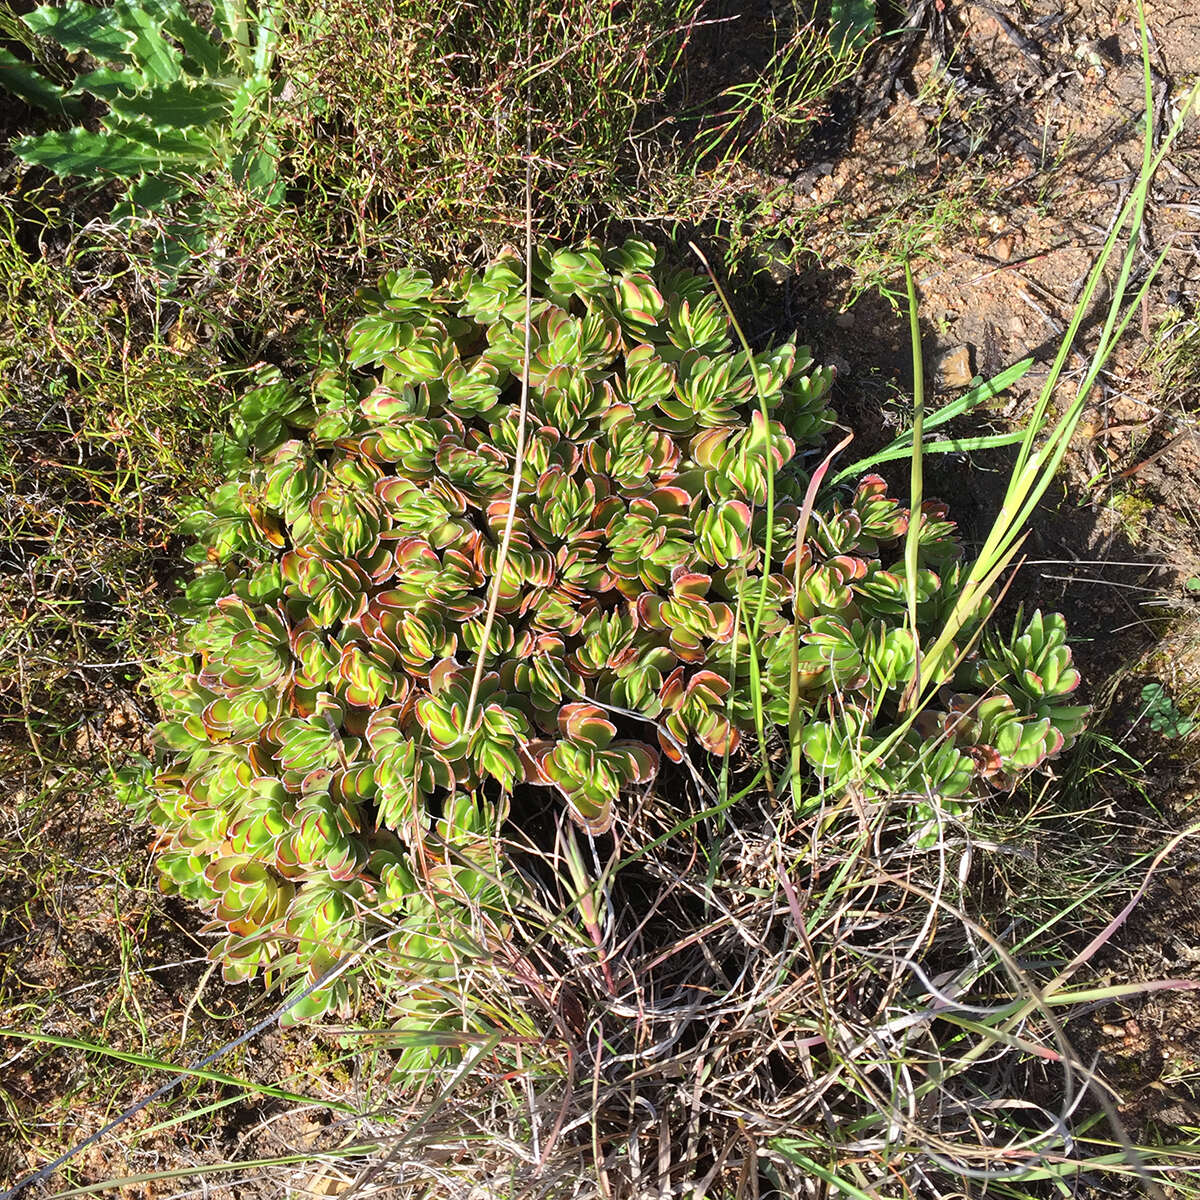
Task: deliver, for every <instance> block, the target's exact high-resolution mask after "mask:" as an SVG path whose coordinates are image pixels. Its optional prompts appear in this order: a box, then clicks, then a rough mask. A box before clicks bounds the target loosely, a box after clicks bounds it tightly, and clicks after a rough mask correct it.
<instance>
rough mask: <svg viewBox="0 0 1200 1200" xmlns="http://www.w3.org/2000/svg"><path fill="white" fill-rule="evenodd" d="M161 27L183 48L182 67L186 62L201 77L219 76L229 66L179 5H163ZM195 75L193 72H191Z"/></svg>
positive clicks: (225, 58) (207, 36)
mask: <svg viewBox="0 0 1200 1200" xmlns="http://www.w3.org/2000/svg"><path fill="white" fill-rule="evenodd" d="M164 8H165V10H166V11H165V13H164V14H163V15H162V17H161V20H162V27H163V29H164V30H165V31H166V32H167V33H168V34H170V35H171V37H173V38H174V39H175V40H176V41H177V42H178V43H179V44H180V46H182V47H183V54H184V67H185V68H186V67H187V65H188V60H191V62H192V63H193V64H194V65H195V66H196V67H197V68H198V69H199V74H201V75H220V74H223V73H224V72H225V70H226V67H227V66H228V65H229V60H228V57H227V56H226V54H225V53H224V51H223V50H222V48H221V47H220V46H219V45H218V44H217V42H215V41H214V40H213V39H212V38H211V37H209V35H208V34H207V33H206V32H205V31H204V30H203V29H201V28H200V27H199V26H198V25H197V24H196V23H195V22H194V21H193V20H192V19H191V17H189V16H188V15H187V13H186V12H184V10H183V8H182V7H181V6H180V5H179V4H174V3H170V4H165V5H164ZM192 73H193V74H195V72H192Z"/></svg>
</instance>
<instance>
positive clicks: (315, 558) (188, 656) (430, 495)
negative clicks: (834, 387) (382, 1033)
mask: <svg viewBox="0 0 1200 1200" xmlns="http://www.w3.org/2000/svg"><path fill="white" fill-rule="evenodd" d="M534 285H535V286H534V293H533V299H532V303H531V304H530V305H529V310H528V316H529V322H530V326H529V330H528V359H526V341H527V338H526V328H525V320H526V296H525V267H524V264H523V263H522V262H521V261H519V260H518V259H517V258H516V257H515V256H513V255H511V254H509V255H504V256H502V257H500V258H499V259H498V260H496V261H495V262H493V263H492V264H491V265H490V266H488V267H487V268H486V269H484V270H482V271H467V272H464V273H462V274H460V275H457V276H455V277H452V278H450V279H448V280H446V281H444V282H442V283H438V284H435V283H434V281H433V280H432V279H431V278H430V277H429V276H428V275H425V274H422V273H421V272H419V271H412V270H409V271H400V272H393V273H392V274H389V275H388V276H386V277H385V278H384V279H383V281H382V282H381V284H380V285H379V287H378V288H377V289H375V290H373V291H371V292H368V293H366V294H364V296H363V297H362V304H363V313H364V315H362V317H361V319H359V320H358V321H357V322H356V323H355V324H354V325H353V326H352V327H351V328H350V330H349V332H348V334H347V336H346V337H345V338H344V339H337V338H334V337H332V336H330V335H329V334H327V333H325V332H324V331H322V330H315V331H313V332H312V333H311V335H310V336H309V338H308V339H307V342H306V344H305V353H306V354H307V359H308V363H307V369H306V370H305V371H304V372H303V373H301V374H299V375H297V376H296V377H292V378H285V376H284V375H283V374H282V373H281V372H280V371H278V370H275V369H273V368H268V369H266V370H264V371H263V372H262V374H261V377H260V380H259V382H258V385H257V386H256V387H255V388H254V389H253V390H251V391H250V392H249V394H248V395H247V396H246V397H245V398H244V400H243V403H242V406H241V415H240V417H239V419H238V422H237V424H236V428H235V430H234V436H233V437H232V438H231V439H230V442H229V444H228V446H227V455H226V457H227V461H228V464H229V468H230V478H229V481H228V482H227V483H226V484H225V485H223V486H222V487H220V488H219V489H217V490H216V492H215V493H214V494H213V495H212V496H211V497H210V498H209V499H208V500H207V501H206V502H205V503H203V504H200V505H198V506H197V508H196V510H195V512H194V513H193V514H192V516H191V517H190V519H189V521H188V528H189V530H190V532H191V533H192V534H193V535H194V536H195V537H196V538H197V539H198V540H197V543H196V546H195V549H194V551H193V555H192V556H193V560H194V562H195V564H196V574H195V577H194V579H193V580H192V581H191V582H190V583H189V584H188V586H187V588H186V592H185V595H184V598H183V602H182V604H181V610H182V611H183V614H184V616H185V619H186V624H185V628H184V629H183V631H182V633H181V635H180V638H179V643H178V648H177V652H176V653H175V654H174V655H173V656H172V657H171V658H170V659H169V661H167V662H166V663H165V664H164V665H163V666H162V667H161V669H160V670H159V671H158V672H157V673H156V676H155V679H154V684H155V691H156V696H157V699H158V702H159V704H160V706H161V709H162V713H163V721H162V723H161V724H160V726H159V727H158V732H157V741H158V745H159V748H160V754H159V757H158V761H157V762H155V763H154V764H149V765H147V766H146V768H145V770H144V771H143V772H142V773H141V775H140V777H139V778H138V779H137V780H136V781H134V783H133V784H132V786H131V788H130V795H131V798H132V799H133V800H134V801H135V802H136V803H137V804H138V805H139V806H140V811H141V812H142V813H143V814H144V815H145V816H146V817H147V818H148V819H149V820H150V821H151V822H152V823H153V824H154V825H155V826H156V827H157V829H158V831H159V839H158V845H157V848H158V855H159V865H160V869H161V872H162V877H163V881H164V886H167V887H169V888H171V889H174V890H176V891H178V892H180V893H182V894H183V895H185V896H187V897H189V898H191V899H194V900H196V901H197V902H199V903H200V904H202V905H203V906H204V907H205V908H206V909H207V910H208V911H209V912H210V913H211V915H212V929H213V930H215V931H216V932H217V933H219V935H220V938H221V940H220V941H219V942H218V943H217V945H216V947H215V948H214V955H215V956H216V957H217V958H218V959H219V960H220V961H221V962H222V963H223V964H224V968H225V974H226V977H227V978H230V979H240V978H244V977H246V976H249V975H252V974H255V973H257V972H260V971H261V972H266V973H268V974H269V975H270V976H271V978H272V979H275V980H279V981H283V982H287V981H290V980H293V979H296V978H300V979H307V980H308V981H310V982H311V981H313V980H316V979H318V978H319V977H320V976H321V974H322V972H324V971H326V970H327V969H328V968H329V966H330V965H331V964H333V963H337V962H338V961H340V960H341V959H342V958H343V957H344V956H345V955H346V954H348V953H350V951H351V950H352V949H353V948H355V947H359V946H362V945H363V944H364V943H365V942H366V941H367V940H369V939H370V938H371V937H375V936H377V935H379V934H380V933H381V932H382V933H387V931H388V930H390V931H391V932H390V935H389V936H387V937H386V938H385V939H384V940H385V942H386V945H387V947H388V948H390V950H391V951H392V952H393V956H394V958H395V960H396V961H398V962H400V963H409V964H410V966H411V971H412V972H414V973H416V974H418V975H420V976H421V977H422V978H437V977H438V975H439V972H441V973H452V972H453V971H454V969H455V965H456V963H457V962H458V961H459V957H460V956H461V953H462V949H461V947H462V945H464V944H466V943H467V942H468V941H469V940H470V939H469V937H468V936H467V934H468V932H469V931H470V930H471V929H473V928H474V929H476V930H477V929H478V928H479V922H480V921H483V922H484V923H485V924H486V923H488V922H490V923H491V927H493V928H502V927H503V923H504V920H505V905H504V893H505V889H506V888H515V887H516V886H517V885H516V883H515V877H514V876H513V873H512V872H511V870H510V869H509V867H508V866H507V865H506V863H505V862H504V859H503V855H502V854H501V853H500V852H499V850H498V847H499V845H500V844H501V843H500V839H499V837H498V834H499V831H500V827H501V824H502V822H503V820H504V819H505V817H506V815H507V814H508V812H509V808H510V797H512V796H513V795H514V794H515V793H517V792H519V791H521V789H525V788H540V789H546V791H547V793H548V794H551V795H554V796H556V797H557V800H558V803H560V804H561V805H562V806H563V809H564V811H565V812H567V813H569V815H570V817H571V818H572V819H573V820H574V821H575V822H576V823H577V824H578V825H579V826H580V827H581V828H582V829H583V830H586V831H587V832H588V833H591V834H601V833H604V832H605V831H606V830H607V829H608V828H609V827H610V825H611V824H612V822H613V821H614V819H617V818H618V817H619V814H620V811H621V804H622V797H623V796H625V795H627V794H629V793H630V792H631V791H632V790H633V789H637V788H642V787H645V786H647V785H649V784H650V782H651V781H652V780H653V779H654V778H655V775H656V772H657V771H658V770H659V769H660V767H661V760H662V758H663V757H664V756H665V757H667V758H670V759H678V758H680V757H681V756H682V755H684V754H688V753H694V752H696V751H706V752H708V753H711V754H715V755H723V754H728V753H731V752H733V751H735V750H736V749H737V747H738V744H739V740H740V739H742V738H743V737H745V736H746V735H747V734H748V733H749V732H750V731H751V730H753V729H754V728H755V704H754V702H753V701H754V698H753V697H752V696H751V694H750V692H749V685H748V673H747V670H746V664H747V661H748V658H749V656H750V655H751V654H753V655H756V656H757V659H758V663H759V668H760V669H759V677H760V685H761V689H762V701H763V708H764V710H765V714H766V718H767V720H768V722H774V723H778V724H783V723H785V722H786V721H787V719H788V696H789V691H790V689H791V687H792V681H793V676H794V678H795V683H796V688H795V692H796V696H797V700H798V704H799V712H800V723H801V726H802V730H801V733H800V739H801V742H800V745H801V750H802V753H803V756H804V761H805V764H806V769H807V770H808V771H809V772H810V773H811V777H812V779H813V780H815V781H818V782H819V781H821V780H825V781H830V780H832V781H841V782H843V783H844V782H847V781H849V780H851V779H853V780H854V783H855V786H857V787H859V788H860V789H862V790H865V791H868V792H870V791H878V792H885V791H888V790H889V789H898V790H904V791H909V792H912V791H916V792H920V791H922V790H926V789H930V788H932V789H936V790H937V792H938V794H940V795H944V796H946V797H957V796H965V795H967V794H968V793H970V792H972V791H977V790H979V789H982V788H986V787H988V786H992V785H994V784H997V783H1006V782H1008V781H1010V780H1011V779H1012V778H1014V777H1015V776H1017V775H1019V774H1020V773H1022V772H1024V771H1026V770H1028V769H1029V768H1031V767H1033V766H1036V765H1037V764H1038V763H1040V762H1041V761H1042V760H1043V759H1045V758H1046V757H1047V756H1048V755H1050V754H1053V753H1054V752H1055V751H1057V750H1058V749H1060V748H1061V747H1062V746H1063V745H1064V744H1065V742H1066V741H1068V740H1069V739H1070V738H1071V737H1072V736H1073V735H1074V734H1075V732H1076V731H1077V730H1078V728H1079V727H1080V723H1081V720H1082V710H1081V709H1079V708H1077V707H1075V706H1073V705H1071V704H1070V703H1069V697H1070V693H1071V692H1072V690H1073V689H1074V687H1075V684H1076V683H1077V675H1076V673H1075V671H1074V669H1073V668H1072V666H1071V663H1070V653H1069V651H1068V650H1067V648H1066V645H1065V637H1064V630H1063V625H1062V622H1061V620H1060V619H1059V618H1056V617H1053V618H1052V617H1043V616H1042V615H1041V614H1037V615H1035V616H1034V618H1033V619H1032V620H1031V621H1029V622H1028V623H1024V624H1021V625H1019V626H1018V628H1016V629H1015V630H1013V631H1012V632H1011V633H1010V634H1003V635H1002V634H999V633H996V632H988V633H985V634H984V635H983V636H982V637H981V638H979V639H976V640H975V641H974V643H973V644H972V645H971V648H970V650H969V652H968V653H967V654H966V655H965V656H964V657H963V658H962V661H961V662H960V663H958V665H957V666H956V667H955V669H954V672H953V674H952V675H948V676H947V677H946V678H945V679H942V680H939V681H934V682H935V683H940V685H941V687H940V691H938V692H937V695H936V697H935V699H934V701H933V703H932V704H931V705H930V706H928V707H927V708H926V709H925V711H924V712H922V713H921V715H920V718H919V720H918V721H916V722H914V723H912V724H911V727H910V729H909V730H908V733H907V734H906V736H905V737H904V739H903V740H902V741H901V742H900V743H899V744H898V745H897V746H896V747H895V748H894V752H893V753H892V754H890V755H888V756H887V757H886V758H883V759H880V760H879V761H877V762H874V763H873V764H871V765H869V766H867V767H863V768H861V769H860V767H859V766H858V765H857V764H859V763H860V762H861V759H862V753H861V752H862V750H863V749H864V747H865V748H868V749H869V748H870V747H871V746H873V745H877V744H878V743H879V742H880V741H881V740H882V739H884V738H885V737H887V736H888V735H889V734H890V733H891V732H892V731H893V730H894V729H895V728H896V727H897V725H898V723H899V721H900V719H901V717H900V698H901V696H902V695H903V693H904V691H905V689H906V688H907V687H908V685H909V684H910V682H911V681H912V678H913V673H914V669H915V663H916V657H917V656H916V653H915V647H914V641H913V636H912V631H911V629H910V628H908V625H907V598H906V597H907V581H906V578H905V569H904V565H903V538H904V535H905V533H906V531H907V529H908V526H909V522H910V520H911V519H912V518H911V514H910V513H909V512H907V511H906V510H905V509H904V508H903V507H902V506H901V504H900V503H899V502H898V501H897V500H895V499H893V498H891V497H889V496H888V495H887V491H886V488H885V485H884V483H883V481H882V480H881V479H879V478H877V477H874V476H870V477H867V478H865V479H863V480H862V481H861V482H860V483H859V484H858V485H857V487H855V488H852V489H850V490H849V491H847V492H845V493H842V494H840V495H838V496H836V497H835V498H833V499H831V500H829V501H828V502H822V503H821V504H820V505H818V508H817V510H816V511H813V512H812V513H811V514H808V516H807V517H806V518H805V519H804V520H803V530H802V536H800V538H799V544H797V543H798V539H797V532H798V526H799V525H800V524H801V508H802V505H801V500H802V498H803V496H804V492H805V488H806V486H807V484H808V475H807V473H806V470H805V465H804V464H805V459H806V454H805V452H806V451H809V450H814V449H815V448H817V447H819V446H820V445H821V443H822V441H823V438H824V435H825V433H826V432H827V431H828V430H829V428H830V426H831V425H832V422H833V414H832V412H831V411H830V409H829V407H828V397H829V390H830V384H831V373H830V372H829V371H828V370H827V369H824V368H821V367H818V366H817V365H816V364H815V363H814V361H813V359H812V356H811V355H810V354H809V352H808V351H807V350H806V349H804V348H803V347H799V346H797V345H796V344H795V342H794V341H791V340H789V341H784V342H782V343H779V344H774V345H771V346H768V347H767V348H765V349H762V350H760V351H758V352H757V353H756V354H755V356H754V357H753V359H752V358H751V357H750V356H749V355H748V354H747V353H746V352H745V351H744V350H742V349H741V348H740V346H739V345H738V344H737V343H736V342H735V340H734V338H733V337H732V329H731V325H730V322H729V320H728V318H727V316H726V313H725V311H724V309H723V307H722V305H721V303H720V302H719V300H718V298H717V296H716V295H715V293H714V291H713V289H712V287H711V285H710V283H709V282H708V281H707V280H706V279H705V278H704V277H701V276H698V275H695V274H692V273H689V272H685V271H669V270H665V269H663V267H662V266H661V264H660V261H659V256H658V254H657V253H656V252H655V250H654V249H653V248H651V247H650V246H648V245H646V244H644V243H641V242H628V243H626V244H625V245H624V246H622V247H620V248H618V249H616V250H608V251H605V250H601V249H599V248H597V247H595V246H584V247H581V248H578V249H567V250H555V251H550V250H545V251H542V252H540V253H539V255H538V257H537V260H536V262H535V264H534ZM523 378H525V379H527V381H528V396H527V415H526V420H525V422H524V425H522V422H521V421H520V419H519V411H520V403H521V394H522V379H523ZM519 446H520V447H522V448H523V453H522V459H521V470H520V486H519V489H518V490H517V491H516V492H515V495H514V490H513V485H514V477H515V467H516V462H517V450H518V447H519ZM768 481H771V483H772V488H771V490H772V491H773V495H774V498H775V508H774V511H773V512H772V513H771V514H770V517H771V519H770V520H768V519H767V517H768V514H767V512H766V509H765V505H766V501H767V494H768V490H769V489H768ZM506 531H507V540H506ZM502 546H503V547H504V551H503V552H502ZM958 559H959V547H958V544H957V542H956V541H955V539H954V528H953V525H952V524H951V523H950V521H949V520H948V517H947V514H946V512H945V510H944V509H942V508H940V507H939V506H938V505H936V504H932V503H930V504H926V505H925V507H924V510H923V512H922V514H921V525H920V529H919V553H918V573H917V579H916V580H915V590H916V595H917V621H918V630H917V632H918V634H919V636H920V637H921V638H923V639H924V638H931V637H932V636H934V635H935V634H936V631H937V629H938V628H939V623H940V622H941V621H942V619H943V618H944V616H945V614H946V612H947V610H948V608H949V606H950V604H951V603H952V602H953V598H954V594H955V589H956V587H957V581H958V578H959V566H958ZM760 602H761V603H760ZM489 604H490V605H491V607H492V608H493V609H494V611H493V612H491V613H490V615H489ZM751 630H756V631H757V638H755V637H753V636H752V634H751ZM964 636H965V635H964ZM480 662H482V669H481V671H480V672H479V674H478V680H477V679H476V665H477V664H478V663H480ZM476 684H478V685H477V686H476ZM434 885H436V886H434ZM431 895H436V897H437V898H438V903H437V904H436V905H434V906H433V908H431V899H430V897H431ZM349 988H350V985H349V984H348V983H346V982H345V980H344V979H343V980H339V981H338V982H337V983H335V984H332V985H329V986H325V987H322V988H319V989H318V990H317V991H316V992H314V993H313V995H312V996H310V997H309V998H308V999H307V1000H306V1001H305V1002H304V1003H303V1005H302V1006H301V1007H300V1009H299V1011H298V1012H297V1013H296V1014H294V1015H298V1016H307V1015H313V1014H316V1013H320V1012H322V1011H325V1010H327V1009H328V1008H330V1007H333V1006H337V1005H342V1006H344V1005H345V1004H346V1003H348V1002H349V999H350V993H349Z"/></svg>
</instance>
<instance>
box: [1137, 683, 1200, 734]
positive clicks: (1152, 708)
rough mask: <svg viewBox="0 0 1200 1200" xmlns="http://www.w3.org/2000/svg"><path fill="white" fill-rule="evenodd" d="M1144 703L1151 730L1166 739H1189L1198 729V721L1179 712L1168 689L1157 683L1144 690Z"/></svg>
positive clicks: (1148, 685) (1149, 684)
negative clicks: (1189, 735)
mask: <svg viewBox="0 0 1200 1200" xmlns="http://www.w3.org/2000/svg"><path fill="white" fill-rule="evenodd" d="M1142 703H1143V704H1144V705H1145V710H1144V713H1145V716H1147V717H1148V718H1149V720H1150V728H1151V729H1153V730H1154V731H1155V732H1156V733H1161V734H1162V735H1163V737H1165V738H1182V737H1187V735H1188V734H1189V733H1191V732H1192V730H1193V729H1195V728H1196V721H1195V720H1194V719H1193V718H1191V717H1185V716H1184V715H1183V713H1181V712H1180V711H1179V709H1178V708H1177V707H1176V706H1175V702H1174V700H1172V699H1171V697H1170V696H1169V695H1168V694H1167V690H1166V688H1164V687H1163V685H1162V684H1161V683H1158V682H1157V681H1155V682H1153V683H1148V684H1146V686H1145V687H1143V688H1142Z"/></svg>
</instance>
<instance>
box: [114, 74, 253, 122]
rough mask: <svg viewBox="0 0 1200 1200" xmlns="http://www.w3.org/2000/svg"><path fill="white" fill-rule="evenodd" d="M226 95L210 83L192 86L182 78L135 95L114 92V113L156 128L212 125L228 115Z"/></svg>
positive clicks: (124, 118)
mask: <svg viewBox="0 0 1200 1200" xmlns="http://www.w3.org/2000/svg"><path fill="white" fill-rule="evenodd" d="M229 104H230V99H229V94H228V93H227V92H224V91H222V90H221V89H220V88H218V87H215V86H214V85H212V84H198V85H195V86H192V85H190V84H188V83H187V82H186V81H184V80H182V79H177V80H174V81H173V82H171V83H169V84H167V85H166V86H165V87H159V88H155V89H154V90H153V91H148V92H138V93H137V94H136V95H133V96H129V95H121V94H117V95H114V96H113V97H112V98H111V99H110V100H109V107H110V108H111V109H112V112H113V115H114V116H115V117H117V118H119V119H121V120H123V121H125V120H144V121H148V122H149V123H150V125H151V127H152V128H154V129H158V130H168V129H189V128H192V127H195V126H202V125H211V124H212V123H213V122H214V121H220V120H221V119H222V118H224V117H227V116H228V115H229Z"/></svg>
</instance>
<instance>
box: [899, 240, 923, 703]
mask: <svg viewBox="0 0 1200 1200" xmlns="http://www.w3.org/2000/svg"><path fill="white" fill-rule="evenodd" d="M904 282H905V284H906V285H907V288H908V330H909V337H910V338H911V339H912V363H913V426H912V468H911V471H910V476H909V479H910V482H909V501H908V508H909V515H908V531H907V534H906V536H905V538H904V598H905V602H906V604H907V606H908V629H909V633H910V634H911V635H912V640H913V677H912V682H911V683H910V684H909V686H908V688H907V690H906V691H905V693H904V696H903V698H902V699H901V702H900V708H901V711H903V710H904V709H906V708H907V707H908V706H909V704H910V703H911V701H912V698H913V697H914V696H919V695H920V693H921V635H920V633H919V631H918V629H917V559H918V555H919V554H920V550H921V525H922V524H923V522H924V520H925V514H924V513H923V512H922V505H923V503H924V499H925V471H924V463H923V460H922V458H921V455H922V452H923V450H924V441H925V362H924V358H923V356H922V354H921V322H920V320H919V319H918V316H917V286H916V284H915V283H914V282H913V273H912V267H911V266H910V265H909V263H908V262H907V261H906V262H905V264H904Z"/></svg>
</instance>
